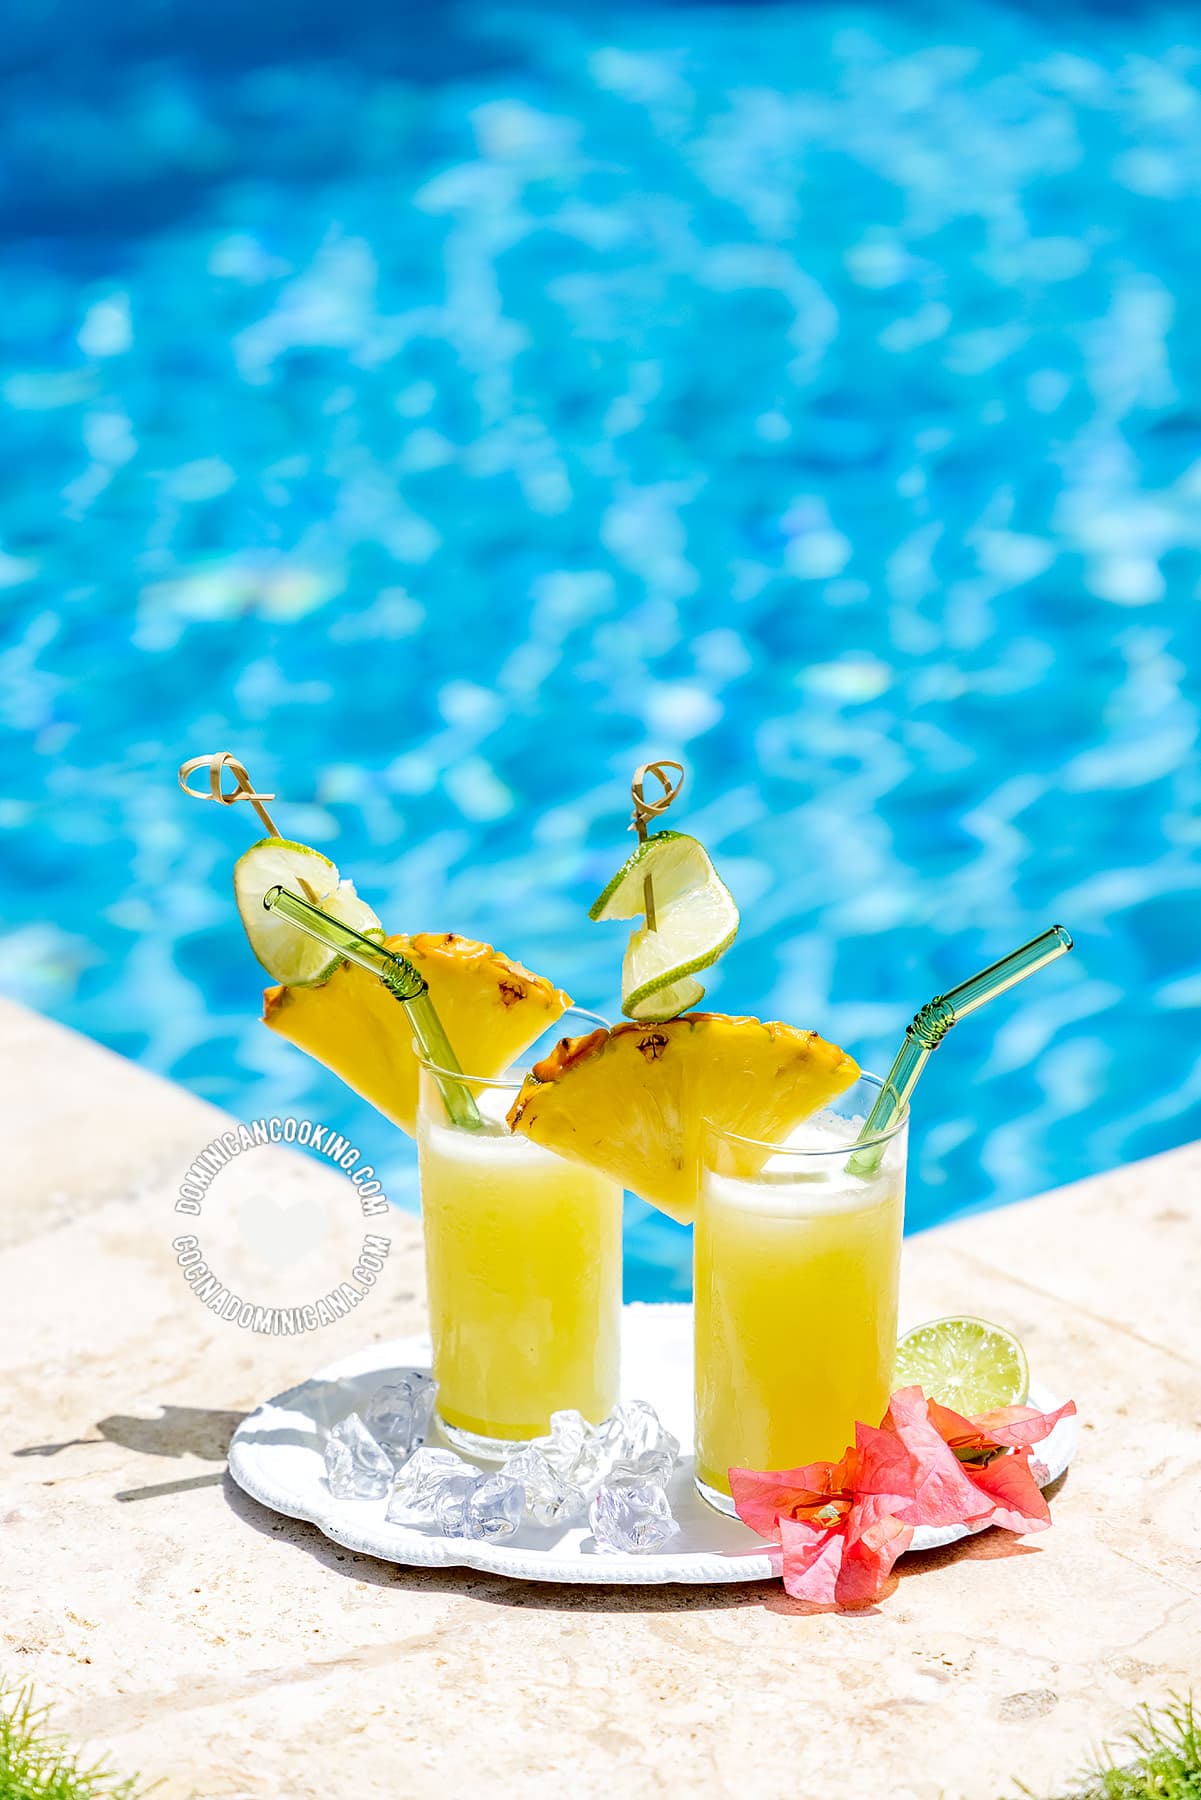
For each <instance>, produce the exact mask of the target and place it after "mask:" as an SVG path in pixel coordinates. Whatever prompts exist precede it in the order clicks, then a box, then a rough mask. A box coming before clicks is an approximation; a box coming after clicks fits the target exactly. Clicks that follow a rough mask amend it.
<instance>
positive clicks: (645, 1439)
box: [598, 1400, 680, 1479]
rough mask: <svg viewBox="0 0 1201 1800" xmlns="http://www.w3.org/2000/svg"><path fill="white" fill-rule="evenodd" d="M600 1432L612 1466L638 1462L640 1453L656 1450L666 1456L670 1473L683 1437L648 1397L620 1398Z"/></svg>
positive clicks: (645, 1454) (662, 1456)
mask: <svg viewBox="0 0 1201 1800" xmlns="http://www.w3.org/2000/svg"><path fill="white" fill-rule="evenodd" d="M598 1435H599V1437H600V1440H601V1443H602V1444H603V1446H604V1448H605V1451H606V1453H607V1455H608V1459H609V1463H610V1466H612V1465H613V1464H615V1463H634V1464H637V1463H638V1461H639V1459H640V1458H641V1457H644V1456H648V1455H650V1454H651V1453H652V1452H656V1453H658V1454H659V1456H660V1457H661V1458H663V1459H665V1460H666V1462H667V1473H668V1474H669V1475H670V1473H671V1471H672V1469H674V1468H675V1466H676V1461H677V1459H678V1457H679V1454H680V1440H679V1439H678V1438H676V1437H673V1436H672V1434H671V1432H670V1431H668V1429H667V1427H666V1425H664V1423H663V1421H662V1420H661V1419H660V1417H659V1415H658V1413H657V1412H656V1411H655V1409H654V1407H653V1406H652V1405H651V1403H650V1401H649V1400H621V1401H619V1402H618V1404H617V1405H616V1406H615V1407H614V1408H613V1411H612V1412H611V1413H610V1414H609V1417H608V1418H607V1419H606V1420H605V1422H604V1424H603V1425H602V1426H601V1427H600V1431H599V1434H598ZM656 1479H658V1477H656Z"/></svg>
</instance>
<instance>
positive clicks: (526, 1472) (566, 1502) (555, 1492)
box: [502, 1444, 588, 1525]
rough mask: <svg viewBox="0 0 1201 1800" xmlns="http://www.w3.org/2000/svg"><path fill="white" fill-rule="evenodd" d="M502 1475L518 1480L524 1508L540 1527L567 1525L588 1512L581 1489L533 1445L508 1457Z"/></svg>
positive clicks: (585, 1498) (586, 1499) (586, 1498)
mask: <svg viewBox="0 0 1201 1800" xmlns="http://www.w3.org/2000/svg"><path fill="white" fill-rule="evenodd" d="M502 1473H503V1474H505V1475H508V1476H509V1477H510V1478H511V1479H512V1480H514V1481H520V1483H521V1485H522V1486H523V1487H524V1489H525V1495H526V1505H527V1507H528V1508H529V1510H530V1513H531V1514H532V1516H533V1517H534V1519H535V1520H536V1521H537V1522H538V1524H539V1525H570V1524H571V1523H572V1521H573V1520H575V1519H580V1518H583V1516H584V1513H585V1512H586V1511H587V1509H588V1497H587V1495H586V1494H585V1493H584V1491H583V1489H582V1488H579V1487H577V1486H576V1485H575V1483H574V1482H572V1481H569V1480H568V1479H567V1477H566V1475H563V1474H561V1473H560V1472H559V1470H558V1469H556V1468H555V1466H554V1464H553V1463H551V1462H550V1461H549V1460H548V1458H547V1457H546V1456H545V1455H544V1454H543V1452H542V1451H541V1450H539V1449H538V1448H537V1446H536V1445H534V1444H528V1445H527V1446H526V1448H525V1449H524V1450H518V1451H517V1453H516V1455H514V1456H511V1457H510V1458H509V1460H508V1461H507V1462H506V1464H505V1466H504V1469H503V1471H502Z"/></svg>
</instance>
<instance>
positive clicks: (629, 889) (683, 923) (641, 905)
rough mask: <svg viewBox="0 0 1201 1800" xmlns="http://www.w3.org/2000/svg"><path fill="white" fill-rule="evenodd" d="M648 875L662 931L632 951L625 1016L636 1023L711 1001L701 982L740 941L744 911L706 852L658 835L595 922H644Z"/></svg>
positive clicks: (595, 909)
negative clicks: (706, 999)
mask: <svg viewBox="0 0 1201 1800" xmlns="http://www.w3.org/2000/svg"><path fill="white" fill-rule="evenodd" d="M648 875H649V876H650V878H651V881H652V883H653V887H654V896H655V923H656V929H655V930H654V931H652V930H650V928H649V927H648V926H647V925H646V924H645V923H644V924H642V925H640V926H639V927H638V928H637V930H636V931H635V932H634V933H633V934H632V936H631V938H630V941H629V944H628V945H627V946H626V953H625V961H624V963H623V965H622V971H621V1010H622V1012H624V1013H625V1014H626V1015H627V1017H629V1018H631V1019H671V1018H675V1017H676V1015H677V1014H679V1013H681V1012H685V1011H686V1010H687V1009H688V1008H689V1007H692V1006H695V1005H696V1003H697V1001H698V1000H701V999H703V998H704V993H705V990H704V988H703V987H702V985H701V983H700V982H699V981H697V980H695V979H694V977H695V976H696V974H697V973H698V971H699V970H701V969H707V968H709V966H710V965H711V964H712V963H715V962H716V961H717V959H718V957H719V956H720V955H721V954H722V952H723V951H724V950H728V949H729V947H730V945H731V944H732V943H733V942H734V937H735V934H736V933H737V930H738V908H737V906H735V904H734V898H733V895H732V894H731V893H730V890H729V888H728V887H727V886H726V884H725V882H724V881H722V879H721V877H720V876H719V875H718V873H717V870H716V869H715V868H714V867H713V864H712V862H711V861H710V858H709V854H708V852H707V851H706V850H705V848H704V847H703V845H701V844H699V843H698V842H697V840H696V839H695V838H694V837H688V836H687V835H686V834H685V833H684V832H682V831H656V832H655V833H653V835H652V836H650V837H648V838H647V840H646V842H645V843H644V844H639V846H638V848H637V849H636V850H635V851H634V854H633V855H632V856H631V857H629V858H628V859H627V860H626V861H625V862H624V863H623V864H622V866H621V868H620V869H619V870H618V871H617V874H616V875H615V876H614V877H613V879H612V881H611V882H610V883H609V885H608V887H607V888H606V889H605V891H604V893H603V894H601V895H600V897H599V899H597V900H596V901H594V902H593V905H592V906H591V908H590V909H589V914H588V916H589V918H592V919H601V920H603V919H635V918H638V917H639V916H640V915H644V914H645V912H646V887H645V884H646V878H647V876H648Z"/></svg>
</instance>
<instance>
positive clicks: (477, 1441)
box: [417, 1026, 622, 1456]
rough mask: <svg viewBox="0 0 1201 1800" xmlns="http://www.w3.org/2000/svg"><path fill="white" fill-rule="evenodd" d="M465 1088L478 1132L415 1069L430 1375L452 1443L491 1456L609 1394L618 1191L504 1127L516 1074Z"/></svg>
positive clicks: (617, 1299)
mask: <svg viewBox="0 0 1201 1800" xmlns="http://www.w3.org/2000/svg"><path fill="white" fill-rule="evenodd" d="M577 1029H579V1027H578V1026H577ZM469 1085H470V1087H471V1091H472V1092H473V1094H474V1095H475V1098H476V1104H477V1106H478V1107H479V1110H480V1113H481V1115H482V1118H483V1125H482V1128H480V1129H478V1130H470V1129H465V1128H463V1127H461V1126H457V1125H455V1124H453V1123H452V1122H451V1121H450V1120H449V1119H448V1117H447V1115H446V1110H445V1107H444V1105H443V1103H442V1099H441V1096H440V1093H439V1089H438V1086H437V1084H436V1082H435V1081H434V1079H433V1077H432V1075H431V1074H430V1072H429V1071H428V1070H427V1069H424V1068H423V1070H422V1074H421V1092H420V1106H419V1111H418V1119H417V1144H418V1154H419V1158H420V1165H421V1211H422V1217H423V1221H424V1230H425V1259H426V1273H427V1278H428V1286H429V1313H430V1332H431V1336H432V1339H433V1350H434V1360H433V1372H434V1377H435V1379H436V1381H437V1382H438V1414H439V1418H440V1420H441V1422H442V1426H443V1429H444V1431H445V1432H446V1435H447V1436H448V1437H449V1438H450V1439H451V1441H452V1442H453V1443H455V1444H456V1445H458V1446H459V1447H460V1448H462V1449H466V1450H468V1451H469V1452H472V1453H474V1454H476V1455H484V1456H489V1455H490V1456H504V1455H506V1454H507V1453H508V1452H509V1451H510V1450H512V1449H513V1448H514V1446H515V1444H517V1443H520V1442H522V1441H524V1440H526V1439H528V1438H531V1437H537V1436H540V1435H541V1434H543V1433H545V1432H546V1431H547V1430H548V1429H549V1426H550V1416H551V1414H552V1413H553V1412H557V1411H559V1410H561V1409H563V1408H568V1407H574V1408H576V1409H577V1410H578V1411H579V1412H581V1413H583V1415H584V1417H585V1418H586V1419H590V1420H592V1421H593V1422H594V1423H599V1421H600V1420H601V1419H604V1418H605V1417H607V1415H608V1414H609V1413H610V1412H611V1411H612V1409H613V1407H614V1405H615V1404H616V1401H617V1398H618V1379H619V1361H620V1333H621V1207H622V1189H621V1186H620V1183H618V1182H617V1181H614V1180H612V1179H611V1178H610V1177H609V1176H607V1175H605V1174H602V1173H600V1172H599V1171H597V1170H594V1169H588V1168H582V1167H581V1166H580V1165H579V1164H577V1163H572V1162H568V1161H566V1160H565V1159H564V1158H563V1157H560V1156H556V1155H555V1154H554V1152H553V1151H550V1150H546V1149H543V1148H542V1146H541V1145H539V1144H536V1143H533V1142H531V1141H530V1140H529V1139H528V1138H525V1137H521V1136H515V1135H514V1134H513V1133H512V1132H511V1131H510V1130H509V1128H508V1126H507V1125H506V1123H505V1113H506V1111H507V1110H508V1108H509V1107H510V1106H511V1105H512V1103H513V1101H514V1099H515V1097H516V1095H517V1093H518V1091H519V1089H520V1086H521V1077H520V1076H517V1077H516V1078H515V1079H514V1080H512V1081H509V1080H507V1079H502V1080H495V1081H488V1082H480V1081H475V1080H472V1081H470V1083H469Z"/></svg>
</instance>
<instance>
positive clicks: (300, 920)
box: [263, 887, 483, 1130]
mask: <svg viewBox="0 0 1201 1800" xmlns="http://www.w3.org/2000/svg"><path fill="white" fill-rule="evenodd" d="M263 905H264V907H265V908H266V910H267V911H268V912H277V913H279V914H280V916H281V917H282V918H285V919H287V920H288V922H289V924H292V925H295V926H296V927H297V929H298V930H300V931H304V932H307V933H308V935H309V936H310V937H313V938H316V939H317V941H318V943H321V944H324V945H325V946H326V948H327V949H329V950H336V951H337V953H338V955H339V956H344V957H345V958H346V960H347V962H352V963H355V964H356V965H357V966H358V967H359V968H360V969H366V971H367V973H368V974H369V975H374V976H375V978H376V980H377V981H382V982H383V984H384V986H385V987H386V988H387V990H388V992H389V993H390V994H391V995H392V998H393V999H394V1000H399V1001H401V1003H402V1004H403V1006H404V1007H405V1009H406V1011H407V1012H408V1015H409V1022H410V1023H411V1025H412V1027H413V1036H414V1037H415V1038H416V1039H417V1042H418V1043H419V1044H420V1046H421V1050H422V1053H423V1055H424V1056H425V1059H426V1061H427V1062H428V1063H431V1064H432V1065H433V1069H434V1071H435V1073H434V1079H435V1081H436V1082H437V1083H438V1091H439V1092H440V1094H441V1095H442V1100H443V1103H444V1105H445V1107H446V1111H447V1114H448V1115H449V1117H450V1119H451V1120H452V1122H453V1123H454V1124H455V1125H462V1126H465V1127H466V1128H467V1129H468V1130H476V1129H477V1128H478V1127H479V1126H480V1125H482V1124H483V1120H482V1119H481V1118H480V1114H479V1108H478V1107H477V1106H476V1103H475V1100H474V1098H473V1096H472V1093H471V1090H470V1088H468V1087H466V1086H465V1085H464V1084H463V1083H462V1082H458V1081H453V1080H450V1079H447V1078H444V1077H443V1076H442V1075H440V1074H438V1073H437V1071H438V1070H440V1069H442V1070H446V1071H448V1072H449V1074H450V1075H456V1074H462V1070H461V1069H460V1067H459V1062H458V1059H457V1057H456V1056H455V1053H454V1050H453V1049H452V1048H451V1043H450V1039H449V1038H448V1037H447V1035H446V1031H445V1029H444V1027H443V1024H442V1021H441V1019H440V1018H439V1017H438V1014H437V1012H436V1011H435V1010H434V1003H433V1001H432V1000H431V999H430V995H429V987H428V985H427V983H426V980H425V977H424V976H423V975H421V974H419V973H418V971H417V970H416V969H415V968H414V967H413V965H412V963H411V962H410V961H409V960H408V958H407V957H405V956H398V955H397V954H396V952H395V951H394V950H386V949H385V948H384V946H383V944H378V943H376V942H375V940H374V939H373V938H369V937H364V936H363V935H362V933H361V932H358V931H354V930H352V928H351V927H350V926H349V925H343V924H342V923H341V921H340V920H338V919H331V918H330V916H329V914H328V913H327V912H322V910H321V908H320V907H319V906H311V905H310V904H309V902H308V901H307V900H302V899H301V898H300V895H299V894H293V893H292V892H290V890H289V889H288V888H286V887H273V888H268V890H267V892H266V893H265V894H264V895H263Z"/></svg>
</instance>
